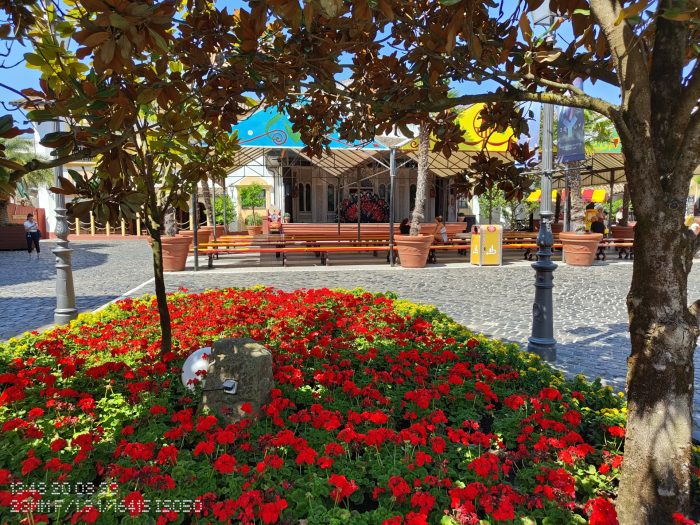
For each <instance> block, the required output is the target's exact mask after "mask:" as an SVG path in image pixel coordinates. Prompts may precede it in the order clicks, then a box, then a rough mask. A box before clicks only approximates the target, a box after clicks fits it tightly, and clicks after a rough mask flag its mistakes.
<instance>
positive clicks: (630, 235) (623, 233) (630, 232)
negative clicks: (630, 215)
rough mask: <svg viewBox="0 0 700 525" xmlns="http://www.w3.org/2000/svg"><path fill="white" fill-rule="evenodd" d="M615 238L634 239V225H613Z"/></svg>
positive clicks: (612, 230)
mask: <svg viewBox="0 0 700 525" xmlns="http://www.w3.org/2000/svg"><path fill="white" fill-rule="evenodd" d="M610 233H611V234H612V236H613V239H634V226H611V227H610Z"/></svg>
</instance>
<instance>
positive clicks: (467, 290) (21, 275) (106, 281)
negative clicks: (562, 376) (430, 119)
mask: <svg viewBox="0 0 700 525" xmlns="http://www.w3.org/2000/svg"><path fill="white" fill-rule="evenodd" d="M72 246H73V248H74V250H75V252H74V253H73V261H74V268H75V271H74V279H75V290H76V302H77V306H78V308H79V309H80V310H81V311H84V310H89V309H94V308H97V307H98V306H101V305H102V304H104V303H106V302H108V301H110V300H113V299H115V298H117V297H119V296H120V295H122V294H125V293H126V292H127V291H130V290H132V289H133V288H135V287H138V288H137V289H136V291H134V292H133V293H131V295H133V296H138V295H142V294H144V293H153V284H152V281H149V280H150V279H151V277H152V268H151V262H150V250H149V248H148V245H147V244H146V243H145V242H128V241H126V242H125V241H121V242H119V241H96V242H80V243H73V244H72ZM42 248H43V252H42V259H41V260H40V261H38V262H37V261H34V260H31V261H30V260H28V257H27V254H26V253H24V252H0V267H1V268H2V269H3V271H2V272H0V339H3V338H8V337H11V336H13V335H16V334H18V333H20V332H22V331H24V330H29V329H34V328H38V327H40V326H43V325H46V324H48V323H50V322H51V321H52V319H53V309H54V307H55V269H54V266H53V264H54V258H53V256H51V255H50V254H49V253H48V252H49V250H50V248H52V243H50V242H42ZM365 260H366V258H365ZM452 260H458V259H456V258H455V259H452ZM201 262H202V266H205V264H206V262H205V261H204V260H202V261H201ZM224 262H225V261H217V264H219V263H222V264H223V263H224ZM301 262H302V264H303V265H302V266H296V267H290V268H282V267H281V266H279V263H278V262H277V263H275V262H272V264H277V266H274V267H252V268H251V267H247V268H222V269H215V270H203V271H200V272H198V273H194V272H183V273H176V274H168V275H167V277H166V282H167V286H168V289H169V290H172V291H174V290H176V289H177V288H178V287H181V286H182V287H185V288H188V289H190V290H191V291H201V290H204V289H207V288H221V287H227V286H238V287H247V286H252V285H254V284H264V285H268V286H275V287H279V288H282V289H285V290H291V289H294V288H320V287H329V288H356V287H362V288H366V289H368V290H371V291H380V292H381V291H387V290H391V291H393V292H396V293H398V294H399V295H400V296H401V297H404V298H406V299H410V300H413V301H417V302H422V303H428V304H433V305H435V306H437V307H438V308H440V309H441V310H442V311H444V312H445V313H447V314H448V315H450V316H452V317H453V318H454V319H455V320H457V321H458V322H460V323H463V324H465V325H466V326H468V327H469V328H471V329H473V330H475V331H480V332H483V333H485V334H487V335H490V336H493V337H497V338H500V339H504V340H508V341H513V342H516V343H519V344H524V343H526V342H527V338H528V336H529V335H530V329H531V318H532V299H533V297H534V287H533V284H534V271H533V269H532V268H531V267H530V264H529V263H524V262H522V261H516V260H511V261H509V263H508V264H507V265H505V266H503V267H484V268H479V267H474V266H470V265H468V264H465V263H462V262H450V263H449V264H446V265H436V266H431V267H428V268H425V269H421V270H407V269H403V268H400V267H396V268H393V269H392V268H388V267H387V266H386V265H381V264H380V265H371V266H356V265H347V266H340V265H338V266H330V267H328V268H324V267H317V266H311V265H310V264H313V263H314V262H315V261H313V260H312V261H301ZM250 263H251V264H252V265H253V266H254V265H255V261H250ZM219 265H221V264H219ZM631 276H632V264H631V263H630V262H625V261H623V262H618V261H616V260H615V261H613V262H609V263H595V265H594V266H593V267H591V268H576V267H571V266H566V265H563V264H559V268H558V269H557V270H556V272H555V274H554V280H555V288H554V302H555V313H554V318H555V323H554V330H555V338H556V339H557V341H558V346H557V363H556V366H557V367H558V368H559V369H561V370H563V371H564V372H566V373H567V374H577V373H584V374H585V375H587V376H588V377H590V378H593V377H597V376H600V377H602V378H604V381H605V383H606V384H609V385H611V386H612V387H613V388H615V389H618V390H622V389H623V388H624V381H625V369H626V358H627V356H628V355H629V335H628V333H627V310H626V305H625V296H626V294H627V291H628V289H629V284H630V279H631ZM698 297H700V260H698V259H696V260H695V265H694V268H693V271H692V273H691V275H690V278H689V299H692V300H694V299H697V298H698ZM695 365H696V366H695V367H696V381H695V392H696V398H695V404H694V406H695V420H696V422H697V424H699V425H700V377H699V373H698V372H697V371H698V370H699V369H700V352H696V363H695Z"/></svg>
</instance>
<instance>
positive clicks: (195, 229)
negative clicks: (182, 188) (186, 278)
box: [192, 185, 199, 272]
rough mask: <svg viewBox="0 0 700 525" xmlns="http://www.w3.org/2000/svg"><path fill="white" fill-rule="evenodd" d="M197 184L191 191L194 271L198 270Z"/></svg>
mask: <svg viewBox="0 0 700 525" xmlns="http://www.w3.org/2000/svg"><path fill="white" fill-rule="evenodd" d="M197 204H198V203H197V186H196V185H195V187H194V192H193V193H192V209H193V210H194V221H193V222H192V232H193V234H192V246H193V247H194V271H195V272H198V271H199V239H198V237H197V232H198V231H199V207H198V206H197Z"/></svg>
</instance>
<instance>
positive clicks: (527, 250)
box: [523, 248, 532, 261]
mask: <svg viewBox="0 0 700 525" xmlns="http://www.w3.org/2000/svg"><path fill="white" fill-rule="evenodd" d="M530 257H531V256H530V248H525V253H523V260H524V261H531V260H532V259H531V258H530Z"/></svg>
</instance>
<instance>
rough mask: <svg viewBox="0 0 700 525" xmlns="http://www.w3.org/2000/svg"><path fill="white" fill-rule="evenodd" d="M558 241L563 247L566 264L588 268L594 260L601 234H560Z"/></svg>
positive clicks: (601, 237)
mask: <svg viewBox="0 0 700 525" xmlns="http://www.w3.org/2000/svg"><path fill="white" fill-rule="evenodd" d="M559 239H561V243H562V245H563V246H564V258H565V259H566V264H569V265H571V266H590V265H592V264H593V260H594V259H595V254H596V251H598V244H599V243H600V241H601V240H602V239H603V234H602V233H571V232H562V233H560V234H559Z"/></svg>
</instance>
